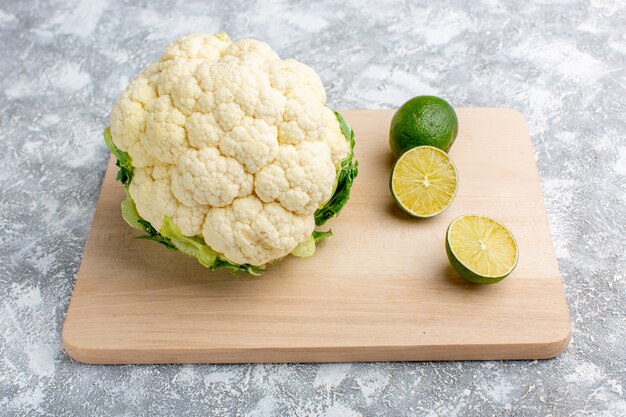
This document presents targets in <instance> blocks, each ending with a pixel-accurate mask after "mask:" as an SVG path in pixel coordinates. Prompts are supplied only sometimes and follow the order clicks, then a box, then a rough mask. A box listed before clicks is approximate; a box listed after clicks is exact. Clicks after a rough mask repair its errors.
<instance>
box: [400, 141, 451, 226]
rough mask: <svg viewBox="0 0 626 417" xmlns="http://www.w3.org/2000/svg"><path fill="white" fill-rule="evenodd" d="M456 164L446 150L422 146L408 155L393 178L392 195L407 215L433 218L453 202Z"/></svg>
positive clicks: (402, 160)
mask: <svg viewBox="0 0 626 417" xmlns="http://www.w3.org/2000/svg"><path fill="white" fill-rule="evenodd" d="M457 180H458V175H457V171H456V167H455V166H454V163H453V162H452V160H451V159H450V157H449V156H448V155H447V154H446V153H445V152H444V151H442V150H440V149H437V148H434V147H432V146H419V147H416V148H412V149H410V150H409V151H407V152H406V153H404V154H403V155H402V156H401V157H400V159H398V161H397V162H396V164H395V166H394V168H393V171H392V176H391V192H392V194H393V196H394V198H395V199H396V201H397V202H398V204H399V205H400V207H401V208H402V209H403V210H404V211H406V212H407V213H409V214H411V215H413V216H416V217H431V216H434V215H436V214H439V213H441V212H442V211H444V210H445V209H446V208H447V207H448V206H449V205H450V203H451V202H452V200H453V198H454V196H455V194H456V190H457V184H458V181H457Z"/></svg>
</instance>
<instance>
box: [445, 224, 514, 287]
mask: <svg viewBox="0 0 626 417" xmlns="http://www.w3.org/2000/svg"><path fill="white" fill-rule="evenodd" d="M447 243H448V245H449V249H450V251H451V252H452V256H453V257H454V258H455V259H456V260H457V261H458V262H460V263H461V265H460V266H462V267H465V268H467V269H468V270H469V272H472V273H473V274H475V275H476V276H477V277H478V278H485V279H501V278H504V277H505V276H507V275H508V274H510V273H511V271H512V270H513V269H514V268H515V266H516V264H517V260H518V249H517V243H516V242H515V239H514V238H513V235H512V234H511V232H509V231H508V230H507V228H506V227H504V226H503V225H502V224H500V223H499V222H497V221H495V220H493V219H491V218H489V217H485V216H475V215H467V216H461V217H459V218H457V219H455V220H454V221H453V222H452V223H451V224H450V227H449V228H448V233H447ZM453 266H454V264H453ZM458 272H459V273H461V275H463V273H462V272H461V271H458ZM464 277H465V276H464ZM465 278H467V277H465Z"/></svg>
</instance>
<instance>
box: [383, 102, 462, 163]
mask: <svg viewBox="0 0 626 417" xmlns="http://www.w3.org/2000/svg"><path fill="white" fill-rule="evenodd" d="M458 131H459V119H458V118H457V117H456V113H455V112H454V109H453V108H452V106H451V105H450V104H449V103H448V102H447V101H445V100H444V99H442V98H439V97H435V96H417V97H413V98H412V99H410V100H409V101H407V102H406V103H404V104H403V105H402V106H401V107H400V108H399V109H398V111H396V114H394V115H393V119H391V127H390V129H389V146H390V147H391V150H392V151H393V153H394V154H395V155H396V156H400V155H402V154H403V153H405V152H406V151H408V150H409V149H412V148H415V147H417V146H434V147H435V148H439V149H441V150H443V151H445V152H448V150H450V147H451V146H452V144H453V143H454V139H456V135H457V133H458Z"/></svg>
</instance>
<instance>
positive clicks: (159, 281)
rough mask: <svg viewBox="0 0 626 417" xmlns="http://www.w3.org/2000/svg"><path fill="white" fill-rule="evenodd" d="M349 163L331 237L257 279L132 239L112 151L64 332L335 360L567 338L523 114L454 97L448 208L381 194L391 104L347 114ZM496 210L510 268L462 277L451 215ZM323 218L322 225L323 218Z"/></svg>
mask: <svg viewBox="0 0 626 417" xmlns="http://www.w3.org/2000/svg"><path fill="white" fill-rule="evenodd" d="M343 114H344V115H345V117H346V119H347V120H348V122H349V123H350V124H351V125H352V126H353V128H354V130H355V132H356V140H357V147H356V154H357V157H358V159H359V162H360V165H359V168H360V173H359V176H358V178H357V179H356V182H355V186H354V188H353V194H352V198H351V199H350V202H349V203H348V205H347V206H346V207H345V209H344V210H343V212H342V213H341V216H340V217H338V218H337V219H334V220H332V221H330V222H329V223H327V225H326V226H327V227H331V228H332V229H333V232H334V236H333V237H332V238H330V239H328V240H327V241H325V242H323V243H322V244H321V245H320V246H319V247H318V251H317V253H316V254H315V256H313V257H311V258H307V259H297V258H293V257H290V258H289V259H286V260H285V261H283V262H282V263H280V264H278V265H275V266H272V267H271V270H270V271H269V272H267V273H265V274H264V275H263V276H261V277H259V278H252V277H248V276H245V275H240V276H239V277H235V276H232V275H230V274H228V273H211V272H209V271H208V270H206V269H204V268H203V267H201V266H200V265H198V264H197V263H196V261H195V260H194V259H191V258H187V257H185V256H183V255H181V254H179V253H175V252H173V251H169V250H167V249H165V248H164V247H162V246H160V245H158V244H156V243H153V242H147V241H142V240H137V239H134V237H135V236H137V235H138V232H136V231H135V230H133V229H131V228H130V227H128V226H127V225H126V224H125V223H124V221H123V220H122V218H121V216H120V207H119V206H120V202H121V200H122V198H123V195H124V191H123V188H122V186H121V185H120V184H119V183H117V182H115V174H116V167H115V166H114V164H113V161H111V162H110V163H109V168H108V170H107V173H106V176H105V179H104V184H103V186H102V192H101V194H100V200H99V201H98V206H97V208H96V214H95V217H94V220H93V227H92V230H91V233H90V234H89V239H88V241H87V246H86V248H85V253H84V256H83V261H82V264H81V267H80V270H79V272H78V276H77V278H76V286H75V289H74V295H73V297H72V300H71V303H70V306H69V310H68V313H67V318H66V321H65V327H64V329H63V344H64V346H65V349H66V350H67V352H68V353H69V355H70V356H71V357H73V358H74V359H76V360H78V361H81V362H88V363H104V364H126V363H200V362H212V363H218V362H219V363H223V362H342V361H405V360H451V359H542V358H550V357H554V356H557V355H559V354H560V353H561V352H563V350H564V349H565V348H566V346H567V344H568V342H569V339H570V324H569V316H568V309H567V304H566V301H565V296H564V294H563V287H562V283H561V277H560V274H559V269H558V266H557V262H556V258H555V255H554V249H553V246H552V239H551V236H550V229H549V226H548V222H547V218H546V212H545V209H544V204H543V198H542V194H541V188H540V184H539V177H538V175H537V169H536V166H535V161H534V158H533V151H532V146H531V142H530V139H529V136H528V131H527V128H526V124H525V121H524V118H523V116H522V115H521V114H520V113H518V112H516V111H514V110H507V109H459V110H458V116H459V119H460V131H459V136H458V138H457V140H456V143H455V144H454V147H453V148H452V150H451V152H450V154H451V156H452V158H453V159H454V161H455V162H456V165H457V168H458V171H459V176H460V186H459V190H458V194H457V196H456V199H455V201H454V202H453V203H452V205H451V207H450V208H448V210H447V211H445V212H444V213H442V214H441V215H439V216H436V217H434V218H432V219H428V220H417V219H413V218H409V217H408V216H406V215H405V214H403V213H402V212H401V211H400V210H399V209H398V208H397V207H396V206H395V204H394V202H393V200H392V197H391V195H390V194H389V186H388V182H389V170H390V167H391V164H392V162H393V160H392V157H391V155H390V151H389V146H388V129H389V121H390V119H391V117H392V115H393V111H391V110H351V111H346V112H343ZM468 213H473V214H485V215H488V216H492V217H495V218H496V219H499V220H501V221H502V222H503V223H504V224H505V225H507V226H508V227H509V228H510V230H511V231H512V232H513V234H514V235H515V237H516V238H517V242H518V244H519V250H520V259H519V264H518V266H517V269H516V270H515V271H514V272H513V274H512V275H510V276H509V277H508V278H507V279H505V280H504V281H502V282H501V283H498V284H496V285H488V286H478V285H474V284H469V283H466V282H464V281H462V280H461V279H460V278H459V277H458V276H457V275H456V273H455V272H454V271H453V270H452V269H451V268H450V266H449V264H448V260H447V258H446V254H445V249H444V234H445V231H446V228H447V226H448V224H449V223H450V222H451V221H452V220H453V219H454V218H455V217H457V216H459V215H461V214H468ZM327 227H326V228H327Z"/></svg>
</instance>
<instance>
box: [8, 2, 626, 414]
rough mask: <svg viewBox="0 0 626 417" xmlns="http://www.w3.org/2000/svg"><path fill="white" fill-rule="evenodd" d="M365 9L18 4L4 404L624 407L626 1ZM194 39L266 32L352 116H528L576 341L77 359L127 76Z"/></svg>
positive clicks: (15, 408)
mask: <svg viewBox="0 0 626 417" xmlns="http://www.w3.org/2000/svg"><path fill="white" fill-rule="evenodd" d="M360 3H361V2H350V1H345V0H339V1H323V2H320V3H318V4H316V5H315V6H312V5H310V4H309V2H304V1H303V2H294V3H291V4H289V3H287V2H286V1H274V2H254V1H244V2H241V3H239V4H236V3H235V2H228V1H219V2H214V3H213V4H211V3H206V4H202V3H200V2H196V3H192V2H185V3H183V2H180V3H174V2H165V1H159V2H147V1H141V2H134V1H116V0H99V1H89V0H77V1H58V2H44V1H22V2H17V1H10V0H0V51H2V58H0V136H1V137H0V158H1V160H2V164H1V165H0V415H8V416H25V415H52V416H62V415H80V416H86V415H96V414H97V415H127V416H131V415H132V416H137V415H168V414H169V415H213V414H214V415H242V416H243V415H249V416H264V415H280V416H305V415H326V416H344V415H346V416H351V415H389V416H403V415H429V416H436V415H465V416H487V415H519V416H537V415H553V416H570V415H581V416H587V415H589V416H599V415H606V416H619V415H621V416H623V415H626V400H625V397H624V390H625V389H626V387H625V386H626V283H625V281H626V279H625V270H624V268H625V263H626V261H625V254H624V240H625V236H626V231H625V230H624V229H625V227H624V223H625V222H626V211H625V205H626V193H625V186H624V183H625V182H626V140H625V136H626V99H625V97H626V11H625V8H624V7H623V6H622V5H621V4H620V3H621V2H620V1H619V0H613V1H610V0H609V1H599V0H597V1H590V2H586V1H567V0H560V1H555V2H550V1H547V0H546V1H534V2H529V3H527V2H518V1H513V0H510V1H504V0H502V1H500V0H484V1H482V2H478V1H476V2H465V1H451V0H448V1H437V2H422V3H421V4H408V2H407V3H392V2H389V3H388V4H383V3H382V2H376V3H380V4H377V5H368V6H365V4H360ZM363 3H364V2H363ZM372 3H374V2H372ZM434 4H435V5H434ZM190 31H205V32H220V31H226V32H228V33H229V34H230V35H231V37H233V38H241V37H255V38H258V39H261V40H264V41H267V42H268V43H270V44H271V45H272V46H273V47H274V48H275V49H276V50H277V51H278V52H279V53H280V54H281V56H283V57H296V58H298V59H300V60H302V61H304V62H305V63H308V64H309V65H311V66H312V67H313V68H315V69H316V70H317V71H318V72H319V74H320V75H321V77H322V79H323V81H324V83H325V85H326V86H327V90H328V96H329V102H330V104H332V106H334V107H336V108H350V107H370V108H375V107H393V106H397V105H399V104H401V103H402V102H403V101H404V100H405V99H407V98H409V97H411V96H413V95H416V94H423V93H433V94H438V95H441V96H443V97H445V98H447V99H449V101H451V102H452V103H453V104H454V105H456V106H503V107H514V108H517V109H519V110H520V111H522V112H523V113H524V114H525V115H526V117H527V119H528V122H529V127H530V132H531V135H532V139H533V143H534V145H535V151H536V159H537V163H538V165H539V170H540V173H541V179H542V187H543V191H544V194H545V199H546V205H547V209H548V217H549V220H550V226H551V228H552V233H553V236H554V243H555V247H556V251H557V255H558V258H559V266H560V268H561V272H562V275H563V280H564V284H565V288H566V292H567V299H568V301H569V305H570V311H571V316H572V325H573V340H572V343H571V345H570V347H569V349H568V350H567V352H566V353H564V354H563V355H562V356H561V357H560V358H558V359H556V360H550V361H541V362H537V361H534V362H475V363H469V362H451V363H380V364H329V365H311V364H303V365H244V366H118V367H113V366H108V367H107V366H104V367H103V366H86V365H81V364H78V363H76V362H74V361H72V360H71V359H70V358H69V357H68V356H67V355H66V354H65V353H64V352H63V349H62V347H61V345H60V331H61V326H62V323H63V318H64V314H65V311H66V309H67V305H68V302H69V299H70V295H71V292H72V286H73V283H74V279H75V275H76V271H77V269H78V266H79V263H80V259H81V255H82V251H83V247H84V245H85V240H86V237H87V233H88V231H89V227H90V224H91V219H92V216H93V212H94V207H95V204H96V199H97V197H98V193H99V188H100V183H101V181H102V177H103V174H104V169H105V165H106V160H107V158H108V154H107V151H106V149H105V145H104V143H103V141H102V136H101V131H102V128H103V127H104V126H106V124H107V116H108V112H109V110H110V108H111V106H112V104H113V100H114V99H115V97H116V96H117V95H118V94H119V93H120V92H121V91H122V89H123V88H124V86H125V85H126V83H127V82H128V80H129V79H130V78H131V77H133V75H134V74H136V73H137V72H138V71H139V70H140V69H141V68H142V67H143V66H144V65H145V64H146V63H148V62H150V61H152V60H154V59H156V58H157V57H158V56H159V54H160V51H161V50H162V48H163V47H164V45H165V44H166V43H167V42H168V41H169V40H171V39H173V38H175V37H178V36H180V35H183V34H186V33H188V32H190Z"/></svg>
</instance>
